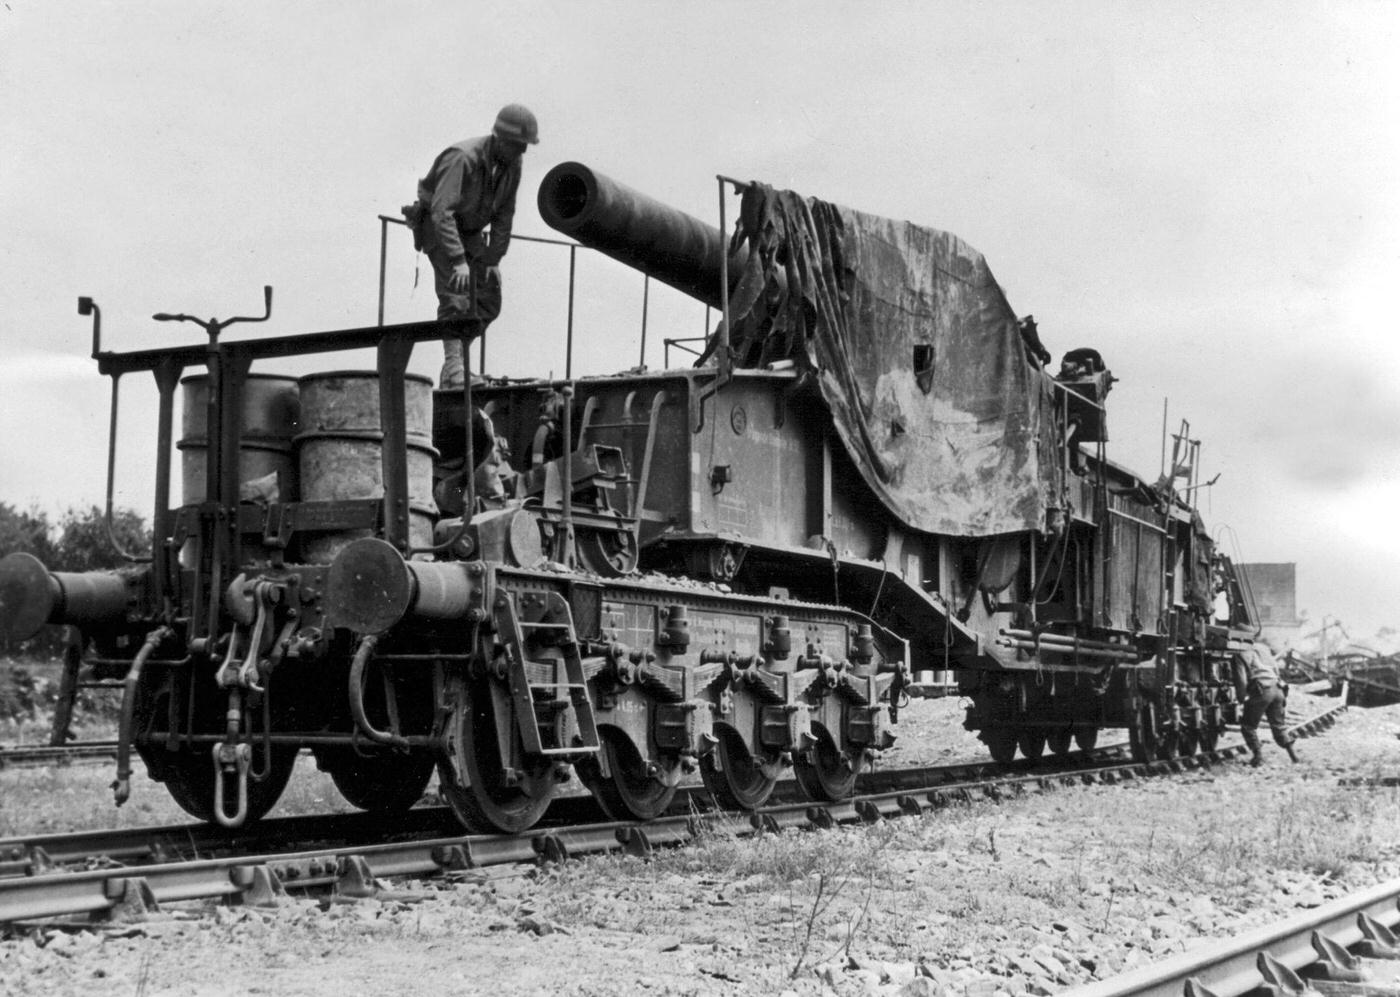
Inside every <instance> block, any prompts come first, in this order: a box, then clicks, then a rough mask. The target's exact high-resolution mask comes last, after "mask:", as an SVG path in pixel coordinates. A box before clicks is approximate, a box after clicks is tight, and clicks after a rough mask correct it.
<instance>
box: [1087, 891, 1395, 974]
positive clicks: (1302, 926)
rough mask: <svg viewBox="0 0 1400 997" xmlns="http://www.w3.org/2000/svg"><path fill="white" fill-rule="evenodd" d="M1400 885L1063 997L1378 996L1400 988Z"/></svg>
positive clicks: (1177, 957) (1341, 900) (1333, 903)
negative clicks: (1399, 931)
mask: <svg viewBox="0 0 1400 997" xmlns="http://www.w3.org/2000/svg"><path fill="white" fill-rule="evenodd" d="M1398 925H1400V879H1392V880H1390V881H1389V882H1387V883H1381V884H1380V885H1378V886H1374V887H1372V888H1371V889H1369V890H1365V891H1363V892H1361V893H1357V894H1355V895H1353V896H1350V897H1343V898H1341V899H1339V900H1334V901H1332V902H1331V903H1328V904H1324V905H1323V906H1321V907H1318V908H1317V909H1315V910H1312V911H1309V912H1308V913H1306V914H1303V915H1300V916H1298V917H1296V918H1291V919H1289V920H1287V921H1283V922H1281V923H1278V924H1274V925H1270V926H1268V927H1265V928H1260V929H1258V930H1256V931H1250V932H1247V933H1245V934H1242V935H1237V936H1235V937H1232V938H1226V939H1222V940H1220V941H1217V942H1215V943H1213V944H1210V945H1207V946H1204V947H1202V948H1199V949H1197V950H1195V951H1192V952H1185V953H1182V954H1181V955H1179V956H1176V957H1174V958H1171V959H1164V960H1163V961H1161V962H1158V963H1153V964H1152V965H1150V966H1145V967H1143V968H1141V969H1138V970H1134V971H1133V972H1130V973H1123V974H1121V975H1119V976H1115V977H1111V978H1109V979H1107V980H1101V981H1099V982H1097V983H1093V984H1089V985H1088V986H1083V987H1077V988H1075V989H1073V990H1067V991H1065V992H1064V993H1063V994H1061V995H1060V997H1244V995H1246V994H1260V995H1265V994H1268V995H1273V997H1298V995H1301V994H1304V993H1305V992H1311V993H1322V994H1325V995H1328V997H1350V995H1356V997H1379V995H1381V994H1386V995H1393V994H1395V993H1397V987H1400V942H1397V939H1396V935H1395V929H1396V928H1397V926H1398Z"/></svg>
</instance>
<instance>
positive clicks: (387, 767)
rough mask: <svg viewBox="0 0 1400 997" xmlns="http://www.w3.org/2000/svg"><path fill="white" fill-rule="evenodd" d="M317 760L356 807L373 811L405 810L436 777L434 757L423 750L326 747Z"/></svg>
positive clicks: (320, 751)
mask: <svg viewBox="0 0 1400 997" xmlns="http://www.w3.org/2000/svg"><path fill="white" fill-rule="evenodd" d="M316 762H317V764H319V765H320V766H321V768H323V769H324V770H325V771H327V772H329V773H330V777H331V781H332V782H334V783H335V788H336V789H338V790H340V795H341V796H343V797H345V799H346V800H347V801H348V802H349V803H350V805H351V806H353V807H358V808H359V809H361V810H370V811H373V812H374V813H385V814H389V813H402V812H403V811H405V810H407V809H408V808H409V807H411V806H413V804H415V803H417V802H418V801H419V800H420V799H422V798H423V791H424V790H425V789H427V788H428V780H429V779H431V778H432V777H433V756H432V755H429V754H426V753H423V752H413V753H410V754H402V753H400V752H388V751H376V752H373V753H370V754H360V753H359V752H358V751H356V750H355V749H354V748H323V749H321V750H319V751H317V752H316Z"/></svg>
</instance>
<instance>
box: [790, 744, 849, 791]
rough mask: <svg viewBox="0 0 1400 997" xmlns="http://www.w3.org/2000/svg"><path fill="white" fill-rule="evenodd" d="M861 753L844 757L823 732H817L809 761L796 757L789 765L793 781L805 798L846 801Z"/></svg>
mask: <svg viewBox="0 0 1400 997" xmlns="http://www.w3.org/2000/svg"><path fill="white" fill-rule="evenodd" d="M861 760H862V756H861V755H859V754H857V755H856V757H855V759H854V760H851V759H848V758H847V757H846V756H845V755H843V754H842V753H841V749H840V748H838V747H836V742H835V741H833V740H832V738H831V735H830V734H828V733H826V732H825V731H819V732H818V735H817V743H816V744H815V745H814V746H813V747H812V750H811V760H810V761H803V760H799V761H798V762H797V763H796V764H795V765H794V766H793V774H794V775H795V776H796V777H797V784H798V785H799V786H801V787H802V792H803V793H804V794H805V795H806V797H807V799H809V800H814V801H817V802H824V803H825V802H836V801H837V800H847V799H850V798H851V796H853V795H854V794H855V791H856V776H857V775H859V774H860V768H861Z"/></svg>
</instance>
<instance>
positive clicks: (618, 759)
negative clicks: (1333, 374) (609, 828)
mask: <svg viewBox="0 0 1400 997" xmlns="http://www.w3.org/2000/svg"><path fill="white" fill-rule="evenodd" d="M598 737H599V740H601V741H602V750H603V751H604V752H606V753H607V763H608V771H609V772H611V773H612V775H611V776H610V777H605V776H604V775H603V773H602V770H601V767H600V766H599V765H598V763H597V762H593V761H587V762H580V763H579V764H578V765H577V766H576V767H575V770H576V771H577V772H578V776H579V779H580V780H582V781H583V784H584V785H585V786H587V787H588V790H589V792H591V793H592V794H593V798H594V799H596V800H597V801H598V805H599V806H601V807H602V808H603V812H604V813H606V814H607V815H608V816H609V817H611V818H612V819H613V820H654V819H655V818H657V817H660V816H661V815H662V814H663V813H665V812H666V809H667V808H668V807H670V805H671V801H672V800H674V799H675V798H676V788H677V786H676V784H675V783H672V784H671V785H669V786H668V785H666V784H665V783H663V782H661V781H660V780H659V779H657V778H655V777H654V776H651V775H648V774H647V771H646V760H645V759H643V758H642V756H641V755H640V754H639V753H638V752H637V747H636V745H634V744H633V743H632V741H631V739H630V738H628V737H627V736H626V735H625V734H623V733H621V732H620V731H618V730H617V729H616V728H613V727H603V728H601V729H600V730H599V731H598Z"/></svg>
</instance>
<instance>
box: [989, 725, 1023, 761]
mask: <svg viewBox="0 0 1400 997" xmlns="http://www.w3.org/2000/svg"><path fill="white" fill-rule="evenodd" d="M982 740H984V741H986V742H987V750H988V751H990V752H991V754H992V761H994V762H1000V763H1001V764H1002V765H1010V764H1011V763H1012V762H1014V761H1015V760H1016V732H1015V731H1012V730H1003V729H1000V728H998V729H994V730H991V729H989V730H984V731H982Z"/></svg>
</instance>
